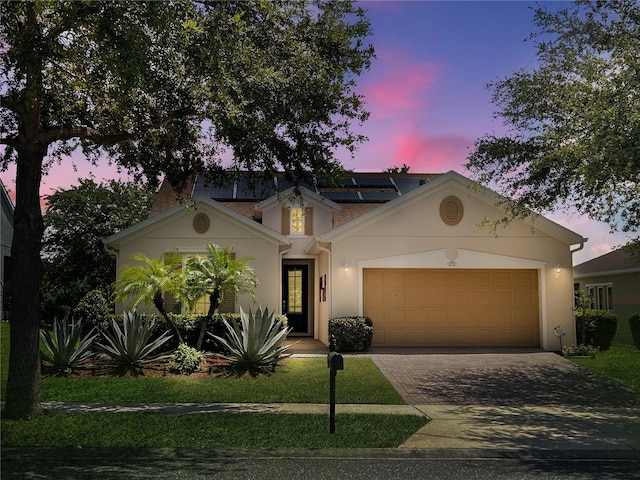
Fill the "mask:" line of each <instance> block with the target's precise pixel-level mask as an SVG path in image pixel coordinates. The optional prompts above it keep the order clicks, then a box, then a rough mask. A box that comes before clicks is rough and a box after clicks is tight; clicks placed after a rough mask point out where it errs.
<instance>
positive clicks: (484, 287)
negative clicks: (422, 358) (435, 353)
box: [363, 269, 540, 347]
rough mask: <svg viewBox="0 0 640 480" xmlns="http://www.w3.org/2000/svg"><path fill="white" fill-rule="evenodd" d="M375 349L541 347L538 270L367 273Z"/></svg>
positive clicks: (367, 300) (366, 289) (366, 304)
mask: <svg viewBox="0 0 640 480" xmlns="http://www.w3.org/2000/svg"><path fill="white" fill-rule="evenodd" d="M363 281H364V285H363V303H364V314H365V315H366V316H368V317H371V319H373V322H374V337H373V345H374V346H385V345H386V346H437V347H444V346H465V347H472V346H505V347H506V346H520V347H524V346H527V347H530V346H533V347H537V346H539V345H540V326H539V325H540V319H539V306H538V305H539V293H538V272H537V271H536V270H504V269H502V270H474V269H468V270H452V269H365V270H364V271H363Z"/></svg>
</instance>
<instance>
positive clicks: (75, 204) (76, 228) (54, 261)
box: [42, 179, 155, 316]
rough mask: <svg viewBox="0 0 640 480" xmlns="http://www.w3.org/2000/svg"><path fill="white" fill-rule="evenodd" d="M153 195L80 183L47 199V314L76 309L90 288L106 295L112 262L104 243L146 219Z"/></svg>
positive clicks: (112, 184)
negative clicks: (115, 234) (110, 236)
mask: <svg viewBox="0 0 640 480" xmlns="http://www.w3.org/2000/svg"><path fill="white" fill-rule="evenodd" d="M154 196H155V191H154V190H153V189H151V188H149V187H148V186H146V185H141V186H138V185H136V184H134V183H125V182H121V181H118V180H111V181H106V182H102V183H100V184H97V183H96V182H95V181H94V180H93V179H79V185H77V186H74V187H71V188H68V189H59V190H56V191H55V192H54V193H52V194H51V195H48V196H47V197H46V200H47V210H46V212H45V214H44V226H45V235H44V240H43V244H42V254H43V262H44V272H43V282H42V285H43V287H42V296H43V302H42V303H43V310H44V311H45V312H46V313H49V314H56V313H57V316H60V314H59V312H60V311H61V310H60V309H61V308H66V309H69V308H74V307H75V306H76V305H77V303H78V302H79V301H80V300H81V299H82V297H83V296H84V295H85V294H86V293H87V292H89V291H91V290H94V289H100V290H102V291H103V292H104V294H105V296H107V297H108V296H109V295H108V293H109V289H110V286H111V284H112V283H113V282H114V281H115V279H116V262H115V258H114V257H113V255H111V254H110V253H109V252H107V251H106V250H105V248H104V243H103V239H104V238H106V237H108V236H109V235H112V234H114V233H116V232H119V231H120V230H123V229H125V228H127V227H130V226H131V225H134V224H136V223H138V222H141V221H142V220H144V219H146V218H147V215H148V214H149V210H150V208H151V203H152V202H153V198H154Z"/></svg>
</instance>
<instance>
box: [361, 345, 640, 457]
mask: <svg viewBox="0 0 640 480" xmlns="http://www.w3.org/2000/svg"><path fill="white" fill-rule="evenodd" d="M371 358H372V359H373V360H374V361H375V363H376V364H377V366H378V368H379V369H380V371H381V372H382V373H383V374H384V375H385V377H386V378H387V379H388V380H389V381H390V382H391V383H392V384H393V386H394V387H395V388H396V389H397V390H398V392H399V393H400V394H401V395H402V397H403V398H404V400H405V401H406V402H407V403H408V404H410V405H414V406H415V407H416V408H417V409H419V410H420V411H422V412H424V413H425V414H426V415H427V416H428V417H429V418H430V419H431V421H430V422H429V423H428V424H427V425H426V426H425V427H424V428H423V429H421V430H420V431H419V432H418V433H417V434H416V435H414V436H412V437H411V438H409V439H408V440H407V442H405V444H404V445H403V447H404V448H478V449H507V450H510V449H541V450H562V451H569V450H583V451H584V450H590V451H593V452H594V453H595V451H600V452H612V451H621V450H626V451H635V452H640V413H639V412H640V395H639V394H637V393H635V392H633V391H632V390H630V389H627V388H625V387H623V386H621V385H619V384H618V383H616V382H613V381H610V380H608V379H605V378H603V377H601V376H599V375H596V374H593V373H591V372H589V371H588V370H586V369H584V368H581V367H578V366H576V365H575V364H573V363H572V362H570V361H569V360H567V359H565V358H563V357H561V356H559V355H557V354H555V353H551V352H544V351H540V350H523V351H514V350H503V351H482V350H469V351H453V350H452V351H440V352H438V351H437V350H434V349H425V350H423V351H418V350H415V349H414V350H408V351H406V352H405V353H403V352H402V351H401V350H393V351H391V350H389V351H385V350H384V349H376V350H374V351H373V352H372V354H371Z"/></svg>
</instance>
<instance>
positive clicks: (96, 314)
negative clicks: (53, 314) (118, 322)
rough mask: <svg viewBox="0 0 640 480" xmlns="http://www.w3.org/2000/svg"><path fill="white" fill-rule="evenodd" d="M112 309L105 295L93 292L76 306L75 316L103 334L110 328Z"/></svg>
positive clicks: (97, 291)
mask: <svg viewBox="0 0 640 480" xmlns="http://www.w3.org/2000/svg"><path fill="white" fill-rule="evenodd" d="M110 314H111V308H110V306H109V302H108V301H107V298H106V297H105V295H104V293H103V292H102V291H100V290H91V291H90V292H88V293H87V294H86V295H85V296H84V297H82V299H81V300H80V301H79V302H78V305H76V308H75V310H74V316H75V317H76V318H82V319H83V321H84V322H85V324H86V325H87V326H89V327H95V328H97V329H98V330H99V331H101V332H103V331H105V330H106V329H108V328H109V324H110Z"/></svg>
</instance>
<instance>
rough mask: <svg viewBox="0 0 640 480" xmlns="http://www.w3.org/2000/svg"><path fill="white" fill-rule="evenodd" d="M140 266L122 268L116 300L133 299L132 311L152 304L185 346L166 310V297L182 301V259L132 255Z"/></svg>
mask: <svg viewBox="0 0 640 480" xmlns="http://www.w3.org/2000/svg"><path fill="white" fill-rule="evenodd" d="M131 259H132V260H136V261H138V262H140V263H141V264H139V265H127V266H124V267H122V268H121V269H120V278H119V279H118V280H117V281H116V283H115V291H116V300H117V301H124V300H127V299H130V300H131V302H132V303H131V308H135V307H136V306H137V305H138V304H140V303H146V304H153V305H154V306H155V307H156V309H157V310H158V312H160V314H161V315H162V316H163V317H164V319H165V320H166V322H167V324H168V325H170V326H171V328H172V329H173V331H174V332H175V334H176V336H177V337H178V341H179V342H180V343H184V341H183V339H182V335H180V331H179V330H178V326H177V325H176V323H175V322H174V321H173V319H172V318H171V317H170V316H169V315H168V314H167V311H166V310H165V308H164V298H163V294H164V293H165V292H167V293H171V294H173V295H175V296H176V297H178V298H181V294H182V292H183V291H184V290H183V287H182V286H183V284H184V273H183V271H182V257H181V256H180V255H179V254H177V253H165V254H163V255H162V256H161V257H160V258H159V259H155V258H149V257H147V256H146V255H143V254H141V253H137V254H135V255H132V256H131Z"/></svg>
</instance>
